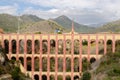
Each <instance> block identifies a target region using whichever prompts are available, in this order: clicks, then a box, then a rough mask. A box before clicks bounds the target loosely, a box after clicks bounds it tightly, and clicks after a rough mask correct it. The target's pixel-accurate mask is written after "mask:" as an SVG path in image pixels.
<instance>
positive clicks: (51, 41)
mask: <svg viewBox="0 0 120 80" xmlns="http://www.w3.org/2000/svg"><path fill="white" fill-rule="evenodd" d="M55 47H56V41H55V40H54V39H51V40H50V53H51V54H55Z"/></svg>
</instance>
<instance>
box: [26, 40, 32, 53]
mask: <svg viewBox="0 0 120 80" xmlns="http://www.w3.org/2000/svg"><path fill="white" fill-rule="evenodd" d="M27 54H32V40H30V39H28V40H27Z"/></svg>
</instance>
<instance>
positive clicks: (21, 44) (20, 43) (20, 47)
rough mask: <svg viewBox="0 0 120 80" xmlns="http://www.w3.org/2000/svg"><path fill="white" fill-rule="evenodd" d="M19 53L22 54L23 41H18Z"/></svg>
mask: <svg viewBox="0 0 120 80" xmlns="http://www.w3.org/2000/svg"><path fill="white" fill-rule="evenodd" d="M19 53H20V54H21V53H22V54H23V53H24V40H20V41H19Z"/></svg>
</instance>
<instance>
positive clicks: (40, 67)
mask: <svg viewBox="0 0 120 80" xmlns="http://www.w3.org/2000/svg"><path fill="white" fill-rule="evenodd" d="M39 60H40V61H39V72H40V75H39V80H42V34H41V35H40V59H39Z"/></svg>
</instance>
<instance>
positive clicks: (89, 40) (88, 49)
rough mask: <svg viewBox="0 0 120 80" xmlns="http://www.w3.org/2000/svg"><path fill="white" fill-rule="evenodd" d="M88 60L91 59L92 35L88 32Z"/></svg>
mask: <svg viewBox="0 0 120 80" xmlns="http://www.w3.org/2000/svg"><path fill="white" fill-rule="evenodd" d="M87 52H88V61H90V35H89V34H88V51H87Z"/></svg>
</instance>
